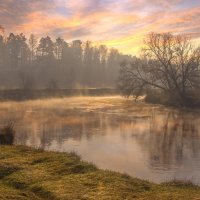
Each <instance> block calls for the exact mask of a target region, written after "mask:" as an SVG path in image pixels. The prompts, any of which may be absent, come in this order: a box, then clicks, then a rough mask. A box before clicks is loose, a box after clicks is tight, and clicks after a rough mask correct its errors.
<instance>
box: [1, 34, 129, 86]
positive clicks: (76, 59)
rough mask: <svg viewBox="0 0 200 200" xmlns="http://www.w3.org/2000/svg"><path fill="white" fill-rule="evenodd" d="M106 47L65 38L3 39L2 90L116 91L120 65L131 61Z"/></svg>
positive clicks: (2, 35)
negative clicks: (109, 88) (99, 89)
mask: <svg viewBox="0 0 200 200" xmlns="http://www.w3.org/2000/svg"><path fill="white" fill-rule="evenodd" d="M131 59H132V57H131V56H129V55H122V54H121V53H119V52H118V50H116V49H108V48H107V47H106V46H105V45H100V46H94V45H93V44H92V43H91V42H89V41H87V42H82V41H81V40H75V41H72V42H70V43H68V42H66V41H65V40H64V39H62V38H60V37H59V38H57V39H56V40H55V41H53V40H52V39H51V37H49V36H47V37H42V38H37V37H36V36H35V35H33V34H32V35H30V37H29V38H26V36H25V35H24V34H17V35H16V34H13V33H10V34H9V35H8V36H5V34H4V33H2V34H1V35H0V87H1V88H6V89H8V88H20V89H37V88H48V89H58V88H100V87H104V88H105V87H115V83H116V80H117V77H118V71H119V63H120V62H122V61H124V60H126V61H131Z"/></svg>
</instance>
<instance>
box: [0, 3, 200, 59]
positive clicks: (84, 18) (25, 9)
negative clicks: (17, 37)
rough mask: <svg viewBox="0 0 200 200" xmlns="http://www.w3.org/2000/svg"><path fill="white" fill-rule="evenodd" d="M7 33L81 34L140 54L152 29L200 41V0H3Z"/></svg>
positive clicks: (1, 15) (0, 11)
mask: <svg viewBox="0 0 200 200" xmlns="http://www.w3.org/2000/svg"><path fill="white" fill-rule="evenodd" d="M0 25H2V26H3V27H4V28H5V29H6V33H10V32H14V33H21V32H23V33H24V34H26V35H30V34H31V33H33V34H36V35H38V36H46V35H50V36H52V37H53V38H56V37H62V38H64V39H65V40H66V41H72V40H75V39H81V40H83V41H86V40H90V41H93V42H95V44H105V45H107V46H108V47H110V48H111V47H114V48H117V49H119V50H120V51H121V52H123V53H125V54H132V55H137V54H138V53H139V51H140V48H141V46H142V43H143V40H144V38H145V36H146V35H147V34H148V33H149V32H159V33H163V32H172V33H174V34H190V36H191V37H192V39H194V40H195V41H197V42H199V41H200V0H0Z"/></svg>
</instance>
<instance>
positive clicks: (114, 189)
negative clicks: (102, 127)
mask: <svg viewBox="0 0 200 200" xmlns="http://www.w3.org/2000/svg"><path fill="white" fill-rule="evenodd" d="M0 199H1V200H9V199H13V200H18V199H19V200H25V199H33V200H41V199H45V200H51V199H52V200H53V199H61V200H62V199H63V200H73V199H74V200H78V199H82V200H86V199H94V200H110V199H113V200H118V199H122V200H125V199H140V200H147V199H148V200H172V199H180V200H192V199H195V200H197V199H199V200H200V188H199V187H197V186H194V185H192V184H190V183H181V182H176V181H175V182H173V183H163V184H160V185H158V184H154V183H150V182H147V181H143V180H139V179H136V178H132V177H130V176H127V175H125V174H120V173H116V172H111V171H105V170H100V169H98V168H97V167H95V166H94V165H92V164H89V163H87V162H83V161H81V159H80V157H78V156H76V155H75V154H72V153H71V154H70V153H56V152H44V151H41V150H34V149H30V148H28V147H19V146H18V147H16V146H0Z"/></svg>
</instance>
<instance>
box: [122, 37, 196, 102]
mask: <svg viewBox="0 0 200 200" xmlns="http://www.w3.org/2000/svg"><path fill="white" fill-rule="evenodd" d="M144 44H145V48H144V49H143V50H142V52H143V56H142V57H141V58H135V59H134V61H133V62H132V63H131V64H128V63H125V62H124V63H122V64H121V69H120V77H119V88H120V89H121V91H122V92H123V93H124V94H125V95H127V96H130V95H136V98H137V97H138V95H140V94H141V93H142V92H143V93H144V91H145V90H154V91H161V92H162V93H164V94H165V95H166V98H168V99H169V101H173V102H174V103H178V104H181V105H188V104H191V103H194V102H193V99H192V98H191V94H192V92H193V91H195V90H197V89H199V88H200V48H199V47H196V48H195V47H194V45H193V44H192V42H191V40H190V38H189V37H188V36H185V35H172V34H171V33H163V34H157V33H150V34H149V35H148V36H147V38H146V39H145V42H144Z"/></svg>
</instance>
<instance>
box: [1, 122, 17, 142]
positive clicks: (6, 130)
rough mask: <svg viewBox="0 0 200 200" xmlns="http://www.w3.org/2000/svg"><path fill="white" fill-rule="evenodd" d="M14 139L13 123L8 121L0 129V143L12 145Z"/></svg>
mask: <svg viewBox="0 0 200 200" xmlns="http://www.w3.org/2000/svg"><path fill="white" fill-rule="evenodd" d="M14 139H15V130H14V124H13V123H9V124H8V125H6V126H5V127H3V128H2V129H1V130H0V145H12V144H13V143H14Z"/></svg>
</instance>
